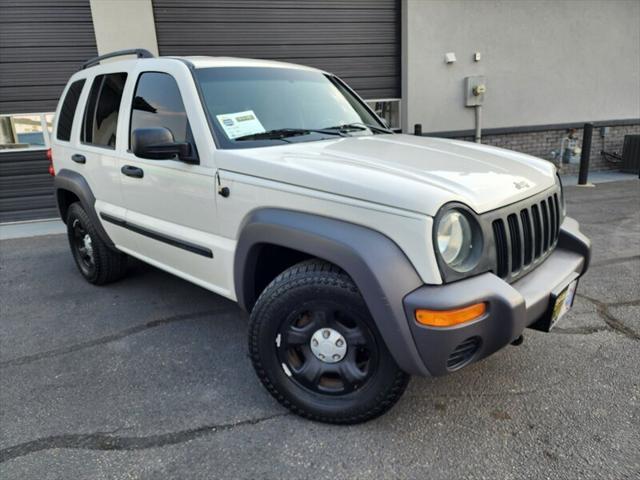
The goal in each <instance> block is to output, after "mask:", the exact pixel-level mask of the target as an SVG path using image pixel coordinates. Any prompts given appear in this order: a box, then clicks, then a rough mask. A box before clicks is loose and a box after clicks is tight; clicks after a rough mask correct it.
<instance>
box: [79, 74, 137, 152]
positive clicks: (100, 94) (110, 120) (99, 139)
mask: <svg viewBox="0 0 640 480" xmlns="http://www.w3.org/2000/svg"><path fill="white" fill-rule="evenodd" d="M126 81H127V74H126V73H109V74H106V75H98V76H97V77H96V78H95V79H94V80H93V85H92V86H91V92H90V93H89V99H88V100H87V108H86V109H85V112H84V121H83V123H82V142H83V143H88V144H90V145H96V146H98V147H108V148H115V146H116V131H117V129H118V111H119V110H120V101H121V100H122V91H123V90H124V84H125V82H126Z"/></svg>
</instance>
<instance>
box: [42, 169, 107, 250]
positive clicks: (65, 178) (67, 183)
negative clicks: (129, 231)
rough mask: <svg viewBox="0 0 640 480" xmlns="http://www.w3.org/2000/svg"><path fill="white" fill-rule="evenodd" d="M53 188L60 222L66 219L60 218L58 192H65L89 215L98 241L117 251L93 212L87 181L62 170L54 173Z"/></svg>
mask: <svg viewBox="0 0 640 480" xmlns="http://www.w3.org/2000/svg"><path fill="white" fill-rule="evenodd" d="M53 186H54V189H55V191H56V203H57V204H58V212H59V214H60V218H61V219H62V221H63V222H65V221H66V219H65V218H63V216H62V208H61V205H60V203H59V198H58V191H59V190H67V191H69V192H71V193H73V194H75V195H76V196H77V197H78V199H80V204H81V205H82V208H83V209H84V211H85V212H87V215H89V218H91V221H92V222H93V224H94V225H95V227H96V231H97V232H98V235H99V236H100V239H101V240H102V241H103V242H104V243H105V244H106V245H107V246H108V247H109V248H111V249H113V250H117V249H116V246H115V245H114V243H113V242H112V241H111V238H109V235H108V234H107V232H106V231H105V229H104V228H103V227H102V223H101V222H100V219H99V218H98V215H97V214H96V210H95V203H96V198H95V197H94V195H93V192H92V191H91V187H89V184H88V183H87V180H86V179H85V178H84V177H83V176H82V175H80V174H79V173H78V172H74V171H73V170H67V169H62V170H60V171H59V172H58V173H56V176H55V177H54V179H53Z"/></svg>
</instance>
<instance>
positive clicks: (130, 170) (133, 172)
mask: <svg viewBox="0 0 640 480" xmlns="http://www.w3.org/2000/svg"><path fill="white" fill-rule="evenodd" d="M120 171H121V172H122V174H123V175H126V176H127V177H133V178H142V177H144V171H143V170H142V169H141V168H138V167H132V166H131V165H125V166H124V167H122V168H121V169H120Z"/></svg>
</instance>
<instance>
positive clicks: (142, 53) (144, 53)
mask: <svg viewBox="0 0 640 480" xmlns="http://www.w3.org/2000/svg"><path fill="white" fill-rule="evenodd" d="M123 55H135V56H136V57H138V58H154V55H153V53H151V52H150V51H149V50H145V49H144V48H131V49H129V50H118V51H116V52H111V53H107V54H105V55H100V56H98V57H94V58H92V59H91V60H87V61H86V62H84V63H83V64H82V70H84V69H85V68H88V67H92V66H94V65H97V64H99V63H100V62H101V61H102V60H106V59H107V58H113V57H121V56H123Z"/></svg>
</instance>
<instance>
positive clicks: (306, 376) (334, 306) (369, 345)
mask: <svg viewBox="0 0 640 480" xmlns="http://www.w3.org/2000/svg"><path fill="white" fill-rule="evenodd" d="M249 350H250V353H251V359H252V361H253V365H254V368H255V369H256V372H257V374H258V377H259V378H260V380H261V381H262V383H263V384H264V386H265V387H266V388H267V390H268V391H269V392H270V393H271V394H272V395H273V396H274V397H275V398H276V399H277V400H278V401H279V402H280V403H281V404H283V405H284V406H285V407H287V408H289V409H290V410H292V411H293V412H294V413H296V414H298V415H301V416H304V417H307V418H310V419H312V420H318V421H322V422H328V423H345V424H346V423H359V422H364V421H367V420H370V419H372V418H375V417H377V416H379V415H381V414H383V413H384V412H386V411H387V410H389V409H390V408H391V407H392V406H393V405H394V404H395V403H396V401H397V400H398V399H399V398H400V396H401V395H402V393H403V392H404V389H405V388H406V386H407V383H408V381H409V376H408V375H407V374H406V373H404V372H403V371H402V370H400V368H399V367H398V366H397V365H396V363H395V361H394V360H393V357H392V356H391V354H390V353H389V351H388V350H387V348H386V346H385V344H384V342H383V340H382V338H381V337H380V334H379V333H378V331H377V329H376V327H375V324H374V322H373V320H372V318H371V315H370V314H369V310H368V308H367V306H366V304H365V303H364V300H363V299H362V296H361V295H360V292H359V291H358V289H357V287H356V286H355V284H354V283H353V281H352V280H351V278H350V277H349V276H348V275H347V274H346V273H345V272H343V271H342V270H340V269H338V268H337V267H335V266H333V265H331V264H329V263H326V262H322V261H316V260H314V261H307V262H303V263H300V264H298V265H295V266H293V267H291V268H289V269H288V270H286V271H285V272H283V273H282V274H280V275H279V276H278V277H277V278H276V279H275V280H273V282H271V284H270V285H269V286H268V287H267V288H266V289H265V290H264V292H262V294H261V295H260V298H259V299H258V301H257V303H256V305H255V307H254V309H253V311H252V312H251V318H250V323H249Z"/></svg>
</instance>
